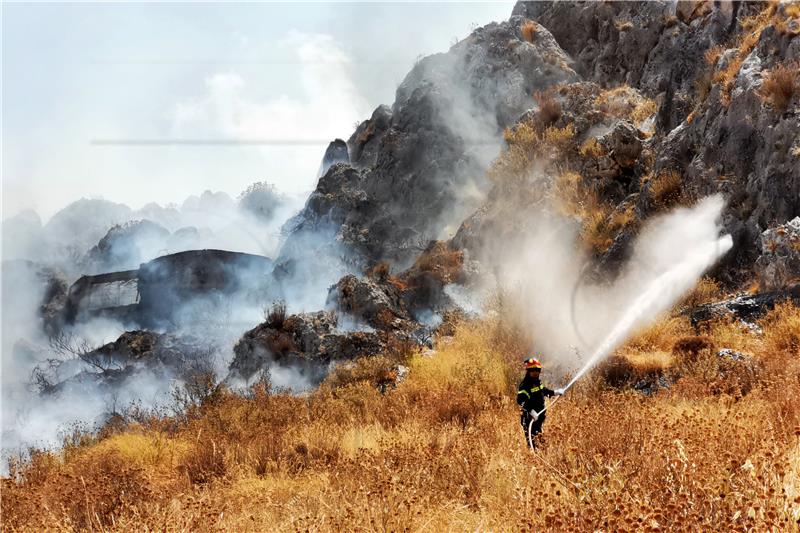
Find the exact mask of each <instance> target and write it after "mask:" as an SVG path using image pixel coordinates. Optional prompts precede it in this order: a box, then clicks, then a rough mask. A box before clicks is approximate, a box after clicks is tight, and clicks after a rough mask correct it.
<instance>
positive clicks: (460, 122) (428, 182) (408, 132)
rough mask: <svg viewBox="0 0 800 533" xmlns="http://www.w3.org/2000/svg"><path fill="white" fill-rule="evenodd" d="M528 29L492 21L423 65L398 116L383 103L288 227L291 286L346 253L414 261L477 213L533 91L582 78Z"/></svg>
mask: <svg viewBox="0 0 800 533" xmlns="http://www.w3.org/2000/svg"><path fill="white" fill-rule="evenodd" d="M521 24H522V19H521V18H519V17H514V18H512V20H510V21H506V22H502V23H499V24H494V23H493V24H489V25H488V26H485V27H483V28H479V29H477V30H475V31H474V32H473V33H472V35H470V36H469V37H468V38H466V39H464V40H463V41H461V42H459V43H458V44H456V45H454V46H453V47H452V48H451V49H450V51H449V52H447V53H445V54H436V55H433V56H430V57H427V58H424V59H422V60H421V61H420V62H419V63H418V64H417V65H416V66H415V67H414V69H413V70H412V71H411V72H410V73H409V74H408V76H406V79H405V80H404V81H403V83H402V84H401V85H400V87H399V88H398V90H397V95H396V100H395V103H394V105H393V106H392V107H391V109H390V108H388V107H386V106H381V107H379V108H378V109H376V110H375V112H374V113H373V115H372V117H371V118H370V119H369V120H367V121H365V122H363V123H362V124H361V125H359V126H358V128H357V129H356V132H355V133H354V134H353V136H352V137H351V138H350V139H349V141H348V148H349V154H350V162H351V163H350V165H347V164H343V163H339V164H334V165H333V166H331V167H330V168H329V169H328V171H327V172H326V174H325V175H323V176H322V178H320V181H319V184H318V186H317V188H316V190H315V191H314V192H313V193H312V195H311V197H310V198H309V200H308V202H307V203H306V206H305V208H304V209H303V211H302V212H301V213H300V215H299V216H298V217H297V218H296V219H294V220H293V221H292V223H291V224H290V225H289V227H288V228H287V229H288V237H287V241H286V243H285V245H284V247H283V249H282V251H281V254H280V257H279V258H278V260H277V261H276V262H277V264H278V267H279V269H281V270H282V271H284V272H285V273H286V276H285V277H284V279H285V280H287V281H286V284H287V285H290V284H291V281H290V280H294V279H303V278H304V277H305V276H304V275H298V274H296V270H297V269H298V268H299V269H301V270H302V268H303V264H306V263H310V262H312V260H318V258H319V257H320V256H323V257H333V258H335V260H336V261H339V260H340V259H341V258H342V257H345V259H346V261H347V264H348V265H350V266H352V267H353V268H354V269H355V268H357V269H363V268H365V267H367V266H369V265H371V264H374V263H376V262H378V261H379V260H382V259H385V260H389V261H390V262H392V263H393V264H396V265H399V266H400V267H401V268H403V267H405V266H408V265H410V264H411V262H413V259H414V257H415V256H416V255H417V254H418V253H419V252H420V251H421V250H422V248H424V246H425V245H426V244H427V242H428V241H429V240H431V239H433V238H436V237H438V236H439V235H440V234H441V232H442V231H443V230H444V229H445V228H446V227H447V226H448V225H453V224H458V223H459V222H460V220H461V219H462V218H463V216H464V215H465V214H466V213H468V212H469V210H470V209H471V208H473V207H474V203H472V204H471V202H470V201H466V202H465V201H464V190H465V189H467V188H475V186H477V190H480V189H483V188H485V182H484V181H483V178H482V176H483V172H484V170H485V168H486V165H487V164H488V162H489V161H490V160H491V158H493V157H494V156H495V155H496V152H497V148H498V147H499V145H500V134H501V132H502V130H503V128H504V127H506V126H507V125H509V124H511V123H513V121H514V120H516V118H517V117H518V116H519V115H520V114H521V113H522V112H524V111H525V110H527V109H529V108H530V107H532V106H533V105H534V104H533V99H532V94H533V92H534V91H537V90H545V89H546V88H548V87H551V86H554V85H556V84H559V83H568V82H573V81H576V80H577V74H576V73H575V72H574V71H573V70H572V68H571V67H570V59H569V57H568V56H567V55H566V54H565V53H564V52H563V51H562V50H561V48H560V47H559V46H558V45H557V43H556V41H555V39H553V37H552V36H551V35H550V33H549V32H548V31H547V30H546V29H544V28H539V29H538V30H537V31H535V32H533V33H529V34H528V35H527V38H526V37H525V36H523V34H522V31H521ZM315 273H316V272H315ZM316 274H318V273H316ZM339 277H341V275H338V276H335V277H332V278H328V279H329V281H328V283H329V284H330V283H333V282H334V281H335V280H336V279H339Z"/></svg>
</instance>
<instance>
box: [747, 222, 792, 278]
mask: <svg viewBox="0 0 800 533" xmlns="http://www.w3.org/2000/svg"><path fill="white" fill-rule="evenodd" d="M755 266H756V273H757V274H758V279H759V282H760V284H761V287H763V288H765V289H767V290H773V289H780V288H782V287H786V286H787V285H789V284H790V283H792V282H793V281H796V280H797V279H799V278H800V216H798V217H795V218H794V219H792V220H790V221H789V222H787V223H786V224H782V225H780V226H778V227H777V228H772V229H768V230H765V231H764V232H763V233H761V255H760V256H759V258H758V259H757V260H756V263H755Z"/></svg>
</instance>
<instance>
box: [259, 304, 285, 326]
mask: <svg viewBox="0 0 800 533" xmlns="http://www.w3.org/2000/svg"><path fill="white" fill-rule="evenodd" d="M285 321H286V302H275V303H273V304H272V307H271V308H269V310H266V309H265V310H264V322H266V324H267V326H269V327H271V328H274V329H281V328H283V323H284V322H285Z"/></svg>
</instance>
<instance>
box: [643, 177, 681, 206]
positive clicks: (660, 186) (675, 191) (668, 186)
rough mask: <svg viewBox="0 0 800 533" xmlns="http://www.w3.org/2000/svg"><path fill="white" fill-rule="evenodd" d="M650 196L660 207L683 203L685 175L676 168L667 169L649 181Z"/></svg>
mask: <svg viewBox="0 0 800 533" xmlns="http://www.w3.org/2000/svg"><path fill="white" fill-rule="evenodd" d="M648 190H649V193H650V198H651V199H652V200H653V204H654V205H655V206H656V207H658V208H668V207H672V206H673V205H675V204H678V203H681V202H682V201H683V200H684V198H685V195H684V191H683V177H682V176H681V174H680V173H679V172H678V171H676V170H665V171H662V172H660V173H659V174H658V175H657V176H655V177H654V178H652V179H651V180H650V181H649V189H648Z"/></svg>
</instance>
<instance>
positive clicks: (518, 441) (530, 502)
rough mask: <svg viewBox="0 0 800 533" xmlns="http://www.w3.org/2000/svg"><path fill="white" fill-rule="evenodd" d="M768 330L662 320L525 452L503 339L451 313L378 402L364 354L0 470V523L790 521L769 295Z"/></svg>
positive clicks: (615, 524) (725, 526)
mask: <svg viewBox="0 0 800 533" xmlns="http://www.w3.org/2000/svg"><path fill="white" fill-rule="evenodd" d="M762 326H763V327H764V330H765V333H764V335H763V336H758V335H756V334H754V333H752V331H749V330H747V331H746V330H733V329H730V328H731V326H730V325H729V324H715V325H713V326H712V327H711V329H710V330H709V332H708V333H707V334H706V335H705V336H701V337H697V336H696V335H695V334H694V333H692V332H691V331H690V329H689V330H687V328H688V325H687V322H686V321H685V319H683V318H667V319H663V320H661V321H660V322H658V323H657V324H655V325H653V326H651V327H649V328H647V329H646V330H645V331H643V332H641V333H639V334H637V335H636V336H635V338H633V339H632V340H631V341H630V342H629V343H628V344H626V346H625V347H623V348H621V349H620V350H619V351H618V355H617V356H616V357H615V358H613V359H611V360H609V361H607V362H606V363H605V364H604V365H603V366H602V367H600V368H598V369H596V371H595V372H593V374H592V376H591V377H589V378H587V379H585V380H583V381H582V382H580V383H579V384H578V385H577V386H576V387H575V388H574V389H572V390H571V391H570V392H569V394H568V395H567V396H566V398H565V399H564V400H562V401H560V402H559V404H558V405H557V407H555V408H554V410H553V411H552V412H551V413H550V414H549V416H548V420H547V423H546V424H545V439H544V441H543V443H542V445H541V446H540V448H539V450H538V452H536V453H535V454H531V453H530V452H528V451H527V450H526V449H525V446H524V444H523V440H522V435H521V432H520V430H519V425H518V421H517V410H516V407H515V404H514V399H513V395H514V388H515V385H516V381H517V379H519V377H520V372H519V368H518V365H519V360H518V358H517V356H518V354H516V353H514V349H513V348H511V346H513V345H514V343H515V338H514V335H513V334H512V333H511V331H512V330H509V329H508V328H507V327H505V326H504V325H503V324H502V323H500V322H497V321H496V320H495V319H487V320H484V321H480V322H468V323H462V324H461V325H459V326H457V327H456V334H455V337H453V339H452V341H451V342H449V343H447V344H443V343H440V346H438V351H437V353H436V354H435V355H434V356H433V357H421V356H418V355H411V356H410V359H409V360H408V365H409V366H410V367H411V371H410V373H409V377H408V378H407V379H406V380H405V381H404V382H402V383H400V384H399V385H397V387H396V388H389V389H386V390H385V392H384V393H383V394H381V392H380V390H379V387H378V386H376V380H375V378H376V376H380V375H382V373H383V372H385V371H386V369H387V368H389V367H390V366H391V364H393V360H392V361H390V360H386V359H384V360H382V361H381V360H379V359H376V360H374V361H370V362H366V361H357V362H355V363H354V366H353V367H351V368H350V369H349V370H348V371H347V372H348V374H347V376H345V375H344V372H343V371H340V372H339V373H338V374H335V375H334V376H332V377H331V378H330V379H329V381H328V382H326V384H325V385H324V386H323V387H321V388H320V389H319V390H317V391H315V392H314V393H312V394H311V395H309V396H308V397H302V398H301V397H293V396H287V395H283V394H275V393H270V392H269V390H268V389H267V388H266V387H265V386H263V385H258V386H256V387H255V388H254V389H253V390H252V392H251V394H250V396H249V397H240V396H236V395H233V394H230V393H225V394H221V395H219V396H218V397H216V398H215V399H213V401H208V402H206V403H204V404H203V405H201V406H199V407H197V408H194V409H192V410H191V411H190V412H189V413H187V416H186V417H182V418H181V419H180V420H175V421H172V422H170V423H168V424H165V423H163V422H164V421H162V420H157V419H155V418H154V419H153V420H150V421H148V422H145V423H144V424H143V425H141V426H131V427H129V428H127V429H125V430H124V431H123V432H122V433H118V434H116V435H114V436H112V437H108V438H105V439H101V440H96V439H84V442H82V443H81V444H78V445H75V446H72V447H70V448H69V449H66V450H64V452H63V453H61V454H50V453H41V452H40V453H35V454H34V455H33V457H32V458H31V459H30V460H29V461H27V462H24V463H22V464H19V465H17V467H16V468H15V469H14V470H13V472H12V474H13V475H12V478H11V479H6V480H4V481H3V487H2V489H3V499H2V511H3V525H4V528H5V529H6V530H8V531H37V532H38V531H45V530H48V531H74V530H85V531H153V530H159V531H186V530H192V531H218V530H222V531H266V530H269V531H295V530H314V531H342V530H348V531H355V530H381V531H391V530H394V531H405V530H411V531H422V530H425V531H448V530H538V531H600V530H602V531H608V530H614V531H627V530H636V531H649V530H656V531H662V530H668V531H698V530H706V531H707V530H715V531H716V530H725V531H730V530H748V531H769V530H773V531H798V522H797V520H798V516H799V515H798V509H800V507H798V501H796V500H795V498H797V493H796V491H795V490H794V489H793V490H791V491H784V490H783V489H784V488H785V487H786V486H788V485H791V484H793V483H794V480H796V479H797V478H798V476H799V475H800V470H798V468H800V462H798V461H797V450H798V445H799V442H798V435H800V407H798V405H797V402H796V398H797V397H798V395H800V364H798V355H800V354H798V351H797V350H798V347H799V346H800V343H798V339H797V335H798V331H800V310H798V309H797V308H794V307H790V306H780V307H778V308H776V310H775V311H773V312H772V313H770V314H769V315H768V316H767V317H765V319H764V320H763V321H762ZM677 340H680V342H676V341H677ZM673 346H676V349H674V350H673ZM720 346H727V347H731V348H734V349H736V350H741V351H747V352H748V353H751V354H752V356H753V358H754V360H755V361H757V363H758V364H757V367H758V369H759V370H758V371H757V372H753V373H747V371H746V369H745V368H744V367H736V366H734V367H730V368H729V367H727V366H725V365H726V364H727V363H721V362H720V361H719V358H717V357H716V355H714V350H716V348H717V347H720ZM545 363H546V367H545V378H547V377H548V368H549V367H550V366H551V364H552V363H553V361H552V360H549V361H545ZM615 365H616V366H615ZM656 375H662V376H663V375H666V376H668V377H670V379H673V380H676V381H674V382H673V384H672V385H671V386H670V387H669V388H667V389H661V390H660V392H657V393H656V394H654V395H653V396H650V397H647V396H644V395H642V394H639V393H635V392H633V391H632V390H630V389H629V388H628V387H627V383H628V382H629V381H630V380H633V379H636V378H637V377H642V376H644V377H652V376H656ZM615 384H616V385H617V386H616V388H615V387H614V386H613V385H615ZM787 484H788V485H787Z"/></svg>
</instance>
